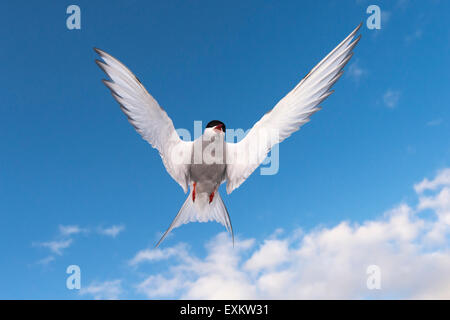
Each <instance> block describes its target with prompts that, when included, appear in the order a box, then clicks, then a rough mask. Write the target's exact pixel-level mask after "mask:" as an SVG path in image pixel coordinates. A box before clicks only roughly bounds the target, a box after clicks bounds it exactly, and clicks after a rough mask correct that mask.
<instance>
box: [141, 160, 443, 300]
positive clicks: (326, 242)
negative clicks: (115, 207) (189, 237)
mask: <svg viewBox="0 0 450 320" xmlns="http://www.w3.org/2000/svg"><path fill="white" fill-rule="evenodd" d="M447 170H450V169H446V170H443V171H441V172H440V173H439V174H438V175H437V176H436V177H435V178H434V179H432V180H431V181H429V180H426V179H425V180H424V181H425V182H424V181H422V182H421V183H419V184H417V185H416V186H415V188H416V190H417V192H418V193H419V202H418V205H417V206H410V205H408V204H405V203H401V204H400V205H398V206H396V207H395V208H393V209H392V210H389V211H388V212H386V213H384V214H383V215H382V217H381V218H379V219H376V220H368V221H365V222H363V223H361V224H356V223H350V222H346V221H344V222H341V223H339V224H338V225H336V226H334V227H331V228H318V229H315V230H313V231H310V232H307V233H300V232H298V230H294V231H293V232H292V233H290V234H286V235H284V234H283V233H280V232H276V233H275V235H273V236H271V237H270V238H269V239H266V240H264V241H262V242H256V241H255V240H254V239H240V238H239V237H238V238H237V239H236V244H235V248H233V247H232V244H231V241H230V239H229V236H227V235H226V233H221V234H219V235H217V236H216V237H214V238H213V239H212V240H211V241H210V242H209V243H208V244H207V246H206V250H207V251H206V255H205V256H204V257H198V256H196V255H194V254H192V253H191V252H190V251H189V250H188V249H186V247H185V246H183V245H179V246H178V247H169V248H164V249H158V250H157V251H156V250H149V251H147V250H143V251H141V252H139V253H138V254H137V255H136V256H135V257H134V259H133V260H132V261H134V263H132V264H133V265H134V266H140V265H141V263H142V262H144V261H147V262H151V263H157V261H161V260H165V259H171V260H170V267H169V268H166V269H165V270H164V271H162V272H155V273H151V274H148V275H147V276H146V278H145V279H144V280H143V281H142V282H141V283H139V284H137V285H136V289H137V291H138V292H139V293H141V294H143V295H145V296H146V297H148V298H166V297H179V298H183V299H311V298H318V299H359V298H405V299H416V298H418V299H422V298H425V299H429V298H436V299H445V298H446V299H449V298H450V250H449V240H448V238H447V237H446V235H448V232H449V231H450V187H449V183H450V179H449V180H447V178H446V177H447V176H446V174H447V172H448V171H447ZM443 177H444V178H443ZM417 186H419V187H417ZM423 190H431V191H434V192H433V194H430V195H427V196H423V195H421V194H420V192H422V191H423ZM424 210H430V211H431V212H432V213H433V217H432V218H429V217H428V216H427V215H423V211H424ZM436 232H437V233H439V234H438V235H439V239H440V241H441V242H439V246H436V243H435V242H430V239H431V238H432V236H433V235H434V233H436ZM369 265H377V266H379V267H380V269H381V289H380V290H369V289H368V288H367V286H366V281H367V277H368V275H367V274H366V270H367V267H368V266H369Z"/></svg>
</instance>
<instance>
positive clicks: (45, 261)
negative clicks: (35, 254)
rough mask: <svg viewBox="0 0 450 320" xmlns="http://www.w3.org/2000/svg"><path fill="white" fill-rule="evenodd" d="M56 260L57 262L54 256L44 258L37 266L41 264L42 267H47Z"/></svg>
mask: <svg viewBox="0 0 450 320" xmlns="http://www.w3.org/2000/svg"><path fill="white" fill-rule="evenodd" d="M54 260H55V257H54V256H48V257H46V258H43V259H41V260H39V261H37V262H36V263H37V264H40V265H43V266H46V265H48V264H49V263H50V262H52V261H54Z"/></svg>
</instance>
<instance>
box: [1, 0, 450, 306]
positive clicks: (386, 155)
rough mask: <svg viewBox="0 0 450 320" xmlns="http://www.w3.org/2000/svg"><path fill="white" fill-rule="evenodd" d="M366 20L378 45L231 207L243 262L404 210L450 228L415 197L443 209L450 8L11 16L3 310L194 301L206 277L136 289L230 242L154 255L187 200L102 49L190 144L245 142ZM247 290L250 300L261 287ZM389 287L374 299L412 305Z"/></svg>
mask: <svg viewBox="0 0 450 320" xmlns="http://www.w3.org/2000/svg"><path fill="white" fill-rule="evenodd" d="M70 4H77V5H78V6H79V7H80V8H81V30H68V29H67V28H66V19H67V17H68V15H67V14H66V8H67V6H68V5H70ZM370 4H377V5H379V6H380V8H381V10H382V20H381V29H380V30H369V29H367V28H366V26H365V25H364V26H363V27H362V28H361V34H362V39H361V41H360V43H359V44H358V46H357V47H356V49H355V55H354V57H353V58H352V60H351V61H350V63H349V65H348V66H347V67H346V69H345V70H346V72H345V74H344V76H343V77H342V78H341V79H340V80H339V82H338V83H337V84H336V86H335V87H334V89H335V93H334V94H333V95H332V96H331V97H330V98H328V99H327V100H326V101H325V102H324V103H323V110H322V111H320V112H319V113H316V114H315V115H314V116H313V118H312V121H311V122H310V123H308V124H306V125H305V126H304V127H302V129H301V130H300V131H299V132H297V133H295V134H294V135H293V136H291V137H290V138H289V139H287V140H286V141H285V142H283V143H282V144H281V145H280V170H279V172H278V173H277V174H276V175H273V176H261V175H259V174H253V175H252V176H251V177H250V178H249V179H248V180H247V181H246V182H245V183H244V184H243V185H242V186H241V187H240V188H239V189H238V190H236V191H235V192H233V193H232V194H231V195H230V196H224V201H225V203H226V205H227V207H228V210H229V212H230V215H231V220H232V223H233V227H234V230H235V234H236V236H237V238H238V239H241V240H242V243H241V245H240V244H238V246H237V249H235V251H226V253H224V256H226V254H229V255H231V256H232V257H234V258H233V259H243V260H242V261H245V259H251V257H252V254H253V255H254V254H257V253H258V252H260V251H261V250H262V249H263V248H264V245H265V244H266V245H267V243H268V242H267V241H269V240H267V239H275V238H276V239H278V238H277V237H280V236H279V233H280V232H281V231H279V230H278V231H276V230H277V229H283V230H284V231H283V232H284V233H283V234H284V236H281V239H282V240H283V241H285V242H283V243H285V244H286V243H288V246H294V247H295V246H297V245H298V246H300V247H301V246H303V245H304V244H305V242H304V241H306V240H305V239H306V238H305V237H303V238H301V239H300V240H299V239H297V238H296V237H295V236H294V235H295V234H297V233H298V232H299V230H302V232H303V234H304V235H311V236H312V235H313V234H314V235H315V234H316V233H314V232H316V231H317V230H322V231H321V232H326V231H330V232H331V231H332V230H334V229H333V228H335V227H336V226H339V225H341V223H342V222H343V221H348V222H350V223H357V224H363V223H364V222H365V221H378V220H377V219H384V218H385V219H388V220H386V221H385V222H386V224H389V223H390V221H391V220H389V219H390V218H386V215H385V214H383V213H384V212H390V211H389V210H391V209H392V208H393V207H396V206H397V205H398V204H399V203H403V204H407V206H409V208H413V209H411V210H412V211H414V212H418V211H420V210H423V211H424V213H423V216H420V217H417V215H416V216H415V218H414V219H419V222H420V221H422V222H423V224H424V225H428V224H429V223H431V222H435V221H447V220H445V218H443V214H442V212H447V211H445V210H447V207H445V208H444V209H442V207H436V206H434V207H433V206H432V205H429V206H428V207H427V205H426V203H425V204H424V202H423V201H424V199H425V200H426V198H424V196H422V195H421V193H422V189H420V188H419V189H420V190H419V191H418V189H417V188H416V189H415V188H414V187H413V186H414V185H416V186H417V184H418V183H420V182H421V181H428V182H430V183H431V187H429V188H425V189H426V190H428V189H429V190H432V191H435V192H437V193H436V194H435V196H436V199H441V200H442V197H444V196H445V191H446V190H447V189H446V188H447V187H446V186H447V184H446V183H448V182H445V181H447V180H445V179H446V176H445V174H444V173H445V171H442V170H445V168H447V167H449V166H450V161H449V160H450V139H449V121H450V118H449V116H450V114H449V111H448V110H449V109H448V102H447V101H449V100H450V91H449V90H448V87H449V83H450V75H449V73H448V70H450V59H449V54H448V53H449V52H450V29H449V28H448V12H449V10H450V3H449V2H447V1H427V2H422V1H408V0H398V1H376V2H369V1H364V0H359V1H338V0H336V1H283V2H280V1H159V2H156V1H152V2H150V1H131V0H130V1H108V2H107V3H106V2H100V1H81V0H77V1H76V2H67V1H39V2H25V1H15V2H11V1H9V2H2V3H1V4H0V11H1V12H3V15H2V19H0V38H1V39H2V45H1V46H0V59H1V61H2V62H3V63H2V75H3V76H2V77H0V88H1V89H0V90H1V91H0V92H1V102H2V103H1V105H0V110H1V115H2V116H1V117H0V128H1V129H0V130H1V131H0V132H1V139H0V150H1V155H2V156H1V158H0V213H1V220H2V223H1V232H0V250H1V252H2V255H1V257H0V266H1V267H0V268H1V269H0V270H1V275H0V283H1V285H0V298H3V299H4V298H18V299H24V298H36V299H47V298H59V299H80V298H86V299H89V298H96V297H97V298H105V297H106V298H108V297H114V298H116V297H119V298H138V299H141V298H178V297H198V295H195V294H194V293H195V292H196V291H195V290H194V289H193V288H192V287H189V286H190V285H192V283H197V280H199V277H200V276H199V275H198V274H194V275H190V277H191V278H189V281H188V282H189V283H190V284H189V283H185V284H182V285H178V287H177V286H175V285H174V286H175V287H176V288H175V289H173V290H172V291H170V290H167V291H162V292H158V290H156V291H155V290H153V291H151V290H150V291H149V290H145V289H142V288H143V287H144V288H148V287H146V284H148V283H151V286H152V289H155V288H158V286H159V287H161V288H162V287H164V288H167V283H166V282H164V281H167V280H173V281H172V282H170V283H172V284H174V283H179V282H180V281H181V280H180V279H179V278H176V277H175V275H174V273H173V272H175V271H173V270H178V269H179V267H180V266H183V265H184V266H185V265H186V263H185V261H186V260H184V259H186V257H187V256H189V257H196V259H198V260H199V261H203V260H204V261H209V260H208V259H210V258H211V256H212V255H213V253H211V250H212V248H216V247H218V245H217V243H218V241H219V240H220V241H222V240H223V241H227V240H229V239H228V238H226V237H225V238H224V236H223V235H222V234H221V232H223V231H224V228H223V227H222V226H221V225H219V224H217V223H208V224H188V225H185V226H182V227H181V228H178V229H175V230H174V232H173V235H172V236H171V237H169V238H168V239H166V241H165V242H164V243H163V246H162V249H161V250H160V251H151V250H150V249H151V248H152V247H153V245H154V244H155V243H156V242H157V240H158V239H159V237H160V235H161V232H163V231H164V230H165V229H166V228H167V226H168V225H169V223H170V222H171V220H172V219H173V217H174V216H175V214H176V213H177V211H178V209H179V207H180V206H181V205H182V203H183V201H184V199H185V194H184V193H183V192H182V190H181V188H180V187H179V186H178V184H177V183H176V182H175V181H173V180H172V179H171V178H170V176H169V175H168V174H167V172H166V171H165V170H164V167H163V165H162V163H161V160H160V157H159V156H158V154H157V152H156V151H155V150H153V149H152V148H151V147H150V146H149V145H148V144H147V143H146V142H145V141H144V140H142V139H141V138H140V136H139V135H138V134H137V133H136V132H135V131H134V129H133V128H132V127H131V126H130V125H129V123H128V122H127V121H126V118H125V117H124V115H123V114H122V112H121V111H120V109H119V107H118V105H117V103H116V102H115V101H114V100H113V98H112V97H111V95H110V94H109V92H108V90H107V89H106V88H105V87H104V86H103V84H102V83H101V81H100V80H101V79H102V78H104V74H103V73H102V72H101V70H99V69H98V67H97V66H96V65H95V63H94V60H95V59H96V58H97V56H96V54H95V52H94V51H93V50H92V48H93V47H98V48H101V49H103V50H105V51H107V52H109V53H110V54H112V55H113V56H115V57H117V58H118V59H120V60H121V61H122V62H124V63H125V64H126V65H127V66H128V67H129V68H130V69H131V70H132V71H133V72H134V73H135V74H136V75H137V76H138V77H139V78H140V79H141V81H142V82H143V84H144V86H145V87H146V88H147V90H148V91H149V92H150V93H151V94H152V95H153V96H154V97H155V98H156V99H157V100H158V102H159V103H160V104H161V105H162V107H163V108H165V110H166V111H167V112H168V114H169V116H170V117H171V118H172V120H173V122H174V125H175V127H177V128H186V129H189V130H191V131H192V130H193V121H194V120H201V121H203V122H204V123H206V122H208V121H209V120H212V119H220V120H222V121H223V122H224V123H226V125H227V127H228V128H244V129H247V128H250V127H251V126H252V125H253V124H254V123H255V122H256V121H257V120H258V119H259V118H260V117H261V116H262V115H263V114H264V113H265V112H267V111H268V110H269V109H270V108H272V107H273V106H274V105H275V104H276V103H277V102H278V101H279V100H280V99H281V98H282V97H283V96H284V95H285V94H286V93H288V92H289V90H290V89H291V88H292V87H294V86H295V85H296V84H297V83H298V82H299V81H300V79H301V78H302V77H303V76H304V75H305V74H306V73H307V72H308V71H309V70H310V69H311V68H312V67H313V66H314V65H315V64H316V63H317V62H319V61H320V60H321V59H322V58H323V57H324V56H325V55H326V54H327V53H328V52H329V51H331V50H332V49H333V48H334V47H335V46H336V45H337V44H338V43H339V42H340V41H341V40H343V39H344V38H345V37H346V35H347V34H348V33H349V32H351V31H352V30H353V29H354V28H355V27H356V26H357V25H358V24H359V23H360V22H365V21H366V19H367V18H368V16H369V15H368V14H367V13H366V8H367V7H368V5H370ZM257 172H258V171H256V172H255V173H257ZM443 172H444V173H443ZM442 176H443V177H444V178H442ZM439 177H441V178H439ZM425 178H428V180H423V179H425ZM438 178H439V179H438ZM436 179H437V180H436ZM439 181H441V182H439ZM442 181H444V182H442ZM433 182H435V184H432V183H433ZM437 188H443V189H442V190H441V189H437ZM221 192H222V194H225V189H224V188H223V189H222V190H221ZM442 192H443V193H444V196H442V197H441V198H439V197H438V196H439V195H440V194H441V193H442ZM429 197H432V196H431V195H430V196H429ZM430 199H431V198H430ZM433 199H434V198H433ZM421 201H422V202H421ZM430 201H431V200H430ZM428 203H430V202H428ZM388 216H389V215H388ZM383 217H384V218H383ZM408 221H409V220H408ZM414 221H415V220H414ZM448 221H450V220H448ZM391 222H392V221H391ZM409 222H410V221H409ZM409 222H405V225H408V223H409ZM443 223H444V222H443ZM411 225H414V226H415V224H414V223H411ZM69 227H71V228H69ZM111 228H112V229H111ZM114 228H115V229H114ZM355 228H356V227H355ZM441 228H444V229H445V230H447V229H446V228H448V224H446V223H444V224H443V226H441ZM388 229H389V228H388ZM315 230H316V231H315ZM324 230H325V231H324ZM355 230H356V229H355ZM355 230H354V231H355ZM389 230H391V229H389ZM418 232H419V231H418ZM420 233H421V234H425V233H426V232H425V231H423V230H421V231H420ZM218 234H219V235H218ZM223 238H224V239H225V240H224V239H223ZM312 238H313V239H315V238H314V237H312ZM249 239H253V240H252V241H253V242H254V244H253V249H249V248H250V247H251V246H252V243H253V242H252V241H251V240H249ZM286 239H290V240H286ZM292 239H294V240H292ZM295 239H297V240H295ZM414 239H416V238H414ZM282 240H280V241H282ZM404 240H405V239H403V238H402V241H404ZM407 240H408V241H409V240H410V238H408V239H407ZM416 240H417V239H416ZM416 240H414V241H413V240H411V241H412V242H413V243H416V242H417V241H416ZM441 240H442V239H441ZM229 241H231V240H229ZM246 241H247V242H246ZM286 241H287V242H286ZM295 241H299V243H296V242H295ZM302 241H303V242H302ZM238 242H239V240H238ZM251 242H252V243H251ZM205 244H207V245H206V246H205ZM421 244H422V243H421ZM448 244H449V242H448V238H446V237H445V235H444V240H443V241H441V242H439V243H438V244H433V246H431V247H430V246H429V245H428V243H427V245H426V246H425V245H423V246H422V245H420V248H421V250H422V249H423V248H422V247H426V248H432V249H430V250H435V251H433V252H440V253H442V254H444V255H447V256H448ZM58 246H59V247H58ZM219 247H220V246H219ZM58 248H59V249H58ZM401 248H403V246H402V247H401ZM170 249H172V251H170ZM285 249H286V248H285ZM143 250H144V251H143ZM145 250H147V251H145ZM185 250H187V251H185ZM217 250H219V249H217ZM224 250H225V249H224ZM226 250H228V249H226ZM258 250H259V251H258ZM283 250H284V249H283ZM421 250H419V251H418V256H413V257H411V259H412V261H419V260H420V259H421V258H418V257H419V256H420V255H421V254H422V251H421ZM424 250H425V249H424ZM427 250H428V249H427ZM139 252H146V253H149V254H150V256H151V257H152V258H148V257H149V256H147V260H149V261H150V262H149V263H145V264H144V265H141V264H140V262H139V263H136V260H133V259H135V258H136V257H137V255H138V253H139ZM155 252H157V254H158V255H160V256H159V257H160V258H155V256H152V255H153V254H156V253H155ZM170 252H177V253H176V254H175V253H174V254H172V256H171V253H170ZM186 252H187V253H186ZM230 252H231V253H230ZM288 252H289V251H288ZM183 255H184V256H183ZM161 256H164V258H161ZM318 256H320V254H319V255H318ZM447 256H445V257H447ZM180 257H184V258H183V259H181V260H180ZM172 258H173V259H175V260H176V261H174V260H173V259H172ZM177 259H178V260H177ZM202 259H203V260H202ZM233 259H231V260H232V261H235V260H233ZM255 259H256V258H255ZM269 259H270V257H269ZM317 259H319V258H317ZM445 259H446V258H445ZM445 259H444V260H445ZM144 260H145V259H144ZM319 260H320V259H319ZM375 260H376V259H375ZM133 261H134V262H133ZM180 261H181V262H180ZM248 261H250V260H248ZM251 261H254V260H251ZM390 261H397V260H395V257H394V256H393V258H392V259H391V260H390ZM445 261H447V260H445ZM236 263H237V264H236V268H237V269H239V270H240V267H241V265H240V263H239V262H236ZM444 263H447V262H444ZM71 264H76V265H79V266H80V268H81V272H82V287H83V288H85V291H83V290H82V292H79V291H77V290H68V289H67V288H66V278H67V276H68V275H67V274H66V273H65V272H66V268H67V266H69V265H71ZM177 268H178V269H177ZM242 268H244V267H242ZM249 268H250V269H252V268H251V267H248V264H247V269H245V268H244V269H245V270H249ZM255 268H256V267H255ZM386 268H388V267H386ZM418 268H419V267H418ZM436 268H438V267H436ZM394 269H395V268H394ZM419 269H420V268H419ZM167 270H172V271H171V272H172V273H170V274H168V273H167ZM437 270H440V269H439V268H438V269H437ZM278 271H280V270H278ZM363 275H364V274H363ZM446 276H447V278H446V279H448V278H449V275H448V274H447V275H446ZM249 279H250V280H249V286H250V285H253V284H252V281H253V280H254V281H259V280H261V279H260V278H252V277H249ZM252 279H253V280H252ZM146 280H148V281H147V282H145V281H146ZM205 281H206V280H205ZM448 283H449V286H450V281H449V282H448ZM305 285H306V284H305ZM325 286H326V283H325ZM338 287H339V286H338V285H336V288H338ZM139 288H141V289H142V290H140V289H139ZM186 288H189V290H190V291H189V290H188V289H186ZM395 288H396V290H392V291H387V292H380V293H377V294H378V295H376V296H375V297H397V296H398V297H404V296H405V297H407V296H409V294H410V293H411V292H412V291H413V289H411V288H403V287H401V284H399V285H398V287H395ZM448 288H450V287H448ZM198 290H199V289H198ZM230 290H231V289H230ZM233 290H234V292H236V290H237V291H239V290H241V289H240V288H235V289H233ZM233 290H232V291H233ZM242 290H245V289H242ZM105 292H106V293H105ZM149 292H150V293H149ZM155 292H156V293H155ZM193 292H194V293H193ZM249 292H250V291H249ZM251 292H253V291H251ZM273 292H275V291H273ZM449 292H450V289H449ZM259 293H261V292H259ZM249 294H250V293H249ZM352 294H354V292H353V291H350V292H349V297H351V296H352ZM366 295H367V296H369V297H370V294H369V293H365V294H362V296H366ZM250 296H251V295H250ZM253 296H257V297H260V296H263V297H264V295H263V294H261V295H257V294H255V295H253ZM266 296H267V295H266ZM300 296H301V295H300ZM318 296H320V294H318ZM205 297H206V298H208V297H209V296H205ZM292 297H297V296H296V295H295V294H293V296H292ZM301 297H304V296H301Z"/></svg>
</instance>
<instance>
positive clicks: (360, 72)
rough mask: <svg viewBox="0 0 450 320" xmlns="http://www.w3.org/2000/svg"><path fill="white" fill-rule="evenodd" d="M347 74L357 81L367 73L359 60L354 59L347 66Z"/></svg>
mask: <svg viewBox="0 0 450 320" xmlns="http://www.w3.org/2000/svg"><path fill="white" fill-rule="evenodd" d="M347 75H348V76H350V77H351V78H352V79H353V80H355V81H356V82H357V83H358V82H359V81H360V80H361V78H362V77H364V76H365V75H367V70H365V69H363V68H362V67H361V66H360V63H359V60H355V62H353V63H352V64H350V65H349V66H348V69H347Z"/></svg>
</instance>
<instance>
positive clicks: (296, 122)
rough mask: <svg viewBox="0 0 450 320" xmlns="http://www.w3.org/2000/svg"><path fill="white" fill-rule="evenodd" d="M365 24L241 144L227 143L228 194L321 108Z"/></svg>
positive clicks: (298, 85)
mask: <svg viewBox="0 0 450 320" xmlns="http://www.w3.org/2000/svg"><path fill="white" fill-rule="evenodd" d="M360 27H361V24H360V25H359V26H358V27H357V28H356V29H355V30H354V31H353V32H352V33H350V34H349V35H348V36H347V38H345V39H344V40H343V41H342V42H341V43H340V44H339V45H338V46H337V47H336V48H335V49H334V50H333V51H331V52H330V53H329V54H328V55H327V56H326V57H325V58H324V59H323V60H322V61H320V62H319V63H318V64H317V65H316V66H315V67H314V68H313V69H312V70H311V71H310V72H309V73H308V74H307V75H306V76H305V77H304V78H303V79H302V80H301V81H300V83H299V84H297V86H296V87H295V88H294V89H292V91H291V92H289V93H288V94H287V95H286V96H285V97H284V98H283V99H281V100H280V101H279V102H278V103H277V105H276V106H275V107H274V108H273V109H272V110H271V111H269V112H268V113H266V114H265V115H264V116H263V117H262V118H261V119H260V120H259V121H258V122H257V123H256V124H255V125H254V126H253V128H252V129H251V130H250V131H249V133H248V134H247V135H246V136H245V138H244V139H242V140H241V141H240V142H238V143H227V174H226V178H227V193H231V192H232V191H233V190H234V189H236V188H237V187H239V186H240V185H241V184H242V183H243V182H244V181H245V179H247V177H248V176H249V175H250V174H252V172H253V171H254V170H255V169H256V168H257V167H258V166H259V165H260V164H261V162H262V161H263V160H264V159H265V158H266V156H267V154H268V153H269V151H270V150H271V148H272V147H273V146H274V145H275V144H277V143H280V142H281V141H283V140H284V139H286V138H287V137H289V136H290V135H291V134H292V133H294V132H295V131H297V130H298V129H299V128H300V127H301V126H302V125H303V124H305V123H307V122H308V121H309V117H310V116H311V115H312V114H313V113H315V112H316V111H318V110H320V108H319V107H318V105H319V104H320V103H321V102H322V101H323V100H325V99H326V98H327V97H328V96H329V95H331V94H332V93H333V91H330V88H331V87H332V86H333V84H334V83H335V82H336V81H337V80H338V79H339V78H340V77H341V76H342V73H343V70H342V69H343V68H344V66H345V65H346V64H347V62H348V61H349V60H350V58H351V57H352V55H353V53H352V49H353V48H354V47H355V46H356V44H357V43H358V41H359V39H360V37H361V36H358V37H357V38H356V39H355V40H354V41H352V40H353V38H354V37H355V34H356V32H357V31H358V30H359V28H360Z"/></svg>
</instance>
